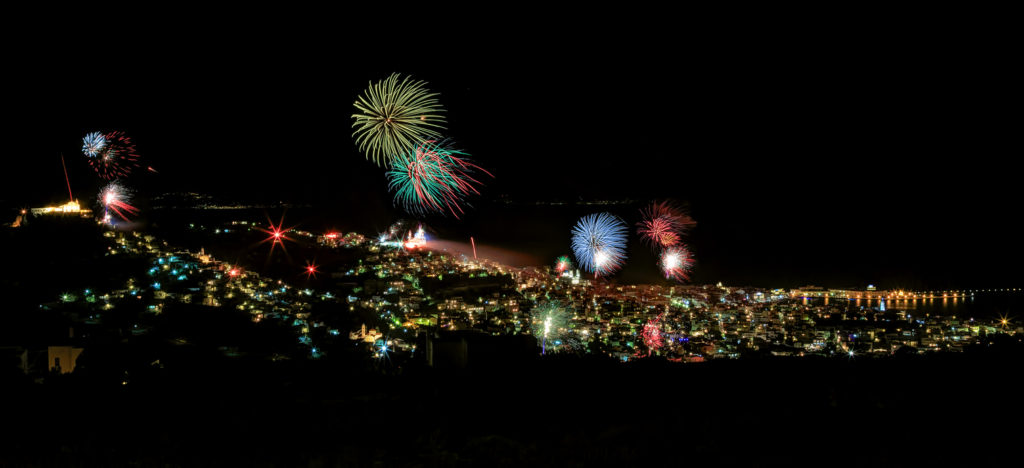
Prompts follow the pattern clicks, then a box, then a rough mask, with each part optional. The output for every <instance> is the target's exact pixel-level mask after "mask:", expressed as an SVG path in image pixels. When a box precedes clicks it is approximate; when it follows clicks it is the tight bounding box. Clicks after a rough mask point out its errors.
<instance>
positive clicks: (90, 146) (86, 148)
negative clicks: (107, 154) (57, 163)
mask: <svg viewBox="0 0 1024 468" xmlns="http://www.w3.org/2000/svg"><path fill="white" fill-rule="evenodd" d="M106 146H107V138H106V137H104V136H103V134H102V133H100V132H92V133H87V134H86V135H85V138H82V152H83V153H85V155H86V156H88V157H90V158H95V157H96V156H99V155H100V151H103V149H104V148H105V147H106Z"/></svg>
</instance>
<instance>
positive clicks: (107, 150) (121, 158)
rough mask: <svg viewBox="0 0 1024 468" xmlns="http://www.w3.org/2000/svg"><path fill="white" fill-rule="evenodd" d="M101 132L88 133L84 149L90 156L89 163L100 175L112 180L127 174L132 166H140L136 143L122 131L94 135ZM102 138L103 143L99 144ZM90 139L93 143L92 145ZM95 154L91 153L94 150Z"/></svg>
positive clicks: (84, 140)
mask: <svg viewBox="0 0 1024 468" xmlns="http://www.w3.org/2000/svg"><path fill="white" fill-rule="evenodd" d="M98 133H99V132H93V133H90V134H89V135H86V136H85V138H84V139H83V142H84V144H83V145H82V151H83V152H84V153H85V154H86V156H89V165H91V166H92V168H93V170H95V171H96V173H97V174H99V175H100V177H102V178H104V179H107V180H110V179H114V178H117V177H124V176H127V175H128V174H129V173H130V172H131V171H132V167H138V166H139V164H138V159H139V155H138V154H137V153H136V152H135V143H132V140H131V138H128V137H127V136H126V135H125V134H124V132H122V131H114V132H109V133H106V134H103V135H100V136H99V137H92V138H90V137H91V136H93V135H96V134H98ZM100 140H102V144H97V142H99V141H100ZM90 141H92V143H93V145H92V146H90V144H89V143H90ZM93 149H94V150H95V151H93V153H94V154H90V151H92V150H93Z"/></svg>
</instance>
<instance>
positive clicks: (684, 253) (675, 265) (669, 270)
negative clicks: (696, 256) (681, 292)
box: [659, 246, 693, 282]
mask: <svg viewBox="0 0 1024 468" xmlns="http://www.w3.org/2000/svg"><path fill="white" fill-rule="evenodd" d="M659 263H660V264H661V271H662V272H663V273H665V278H668V279H673V280H676V281H679V282H682V281H685V280H687V279H689V278H690V269H691V268H693V256H691V255H690V251H689V250H687V249H686V248H685V247H682V246H673V247H669V248H667V249H665V250H664V251H663V252H662V253H661V260H660V262H659Z"/></svg>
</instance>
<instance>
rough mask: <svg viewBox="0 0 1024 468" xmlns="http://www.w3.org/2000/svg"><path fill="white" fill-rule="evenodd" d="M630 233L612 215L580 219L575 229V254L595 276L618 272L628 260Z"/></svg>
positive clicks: (583, 265)
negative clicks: (627, 250) (628, 238)
mask: <svg viewBox="0 0 1024 468" xmlns="http://www.w3.org/2000/svg"><path fill="white" fill-rule="evenodd" d="M628 232H629V228H627V227H626V223H625V222H623V221H622V219H620V218H619V217H618V216H615V215H613V214H610V213H595V214H591V215H587V216H584V217H582V218H580V220H579V222H577V223H576V227H574V228H573V229H572V251H573V254H575V255H576V260H577V263H579V264H580V266H581V267H582V268H583V269H584V270H586V271H589V272H593V273H594V275H595V276H597V275H608V274H610V273H613V272H615V271H616V270H618V269H619V268H621V267H622V264H623V263H624V262H625V261H626V238H627V235H628Z"/></svg>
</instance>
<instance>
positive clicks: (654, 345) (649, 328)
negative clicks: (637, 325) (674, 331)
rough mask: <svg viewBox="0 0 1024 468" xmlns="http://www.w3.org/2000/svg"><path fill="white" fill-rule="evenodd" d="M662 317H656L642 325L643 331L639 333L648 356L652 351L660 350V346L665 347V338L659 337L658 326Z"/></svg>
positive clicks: (659, 329)
mask: <svg viewBox="0 0 1024 468" xmlns="http://www.w3.org/2000/svg"><path fill="white" fill-rule="evenodd" d="M662 315H663V314H661V315H658V316H657V317H655V318H653V319H651V320H649V321H648V322H647V323H646V324H644V331H643V332H642V333H641V336H642V337H643V339H644V345H646V346H647V355H648V356H650V355H651V353H653V352H654V351H657V350H659V349H661V347H662V346H665V338H664V337H662V336H661V326H660V324H661V317H662Z"/></svg>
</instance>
